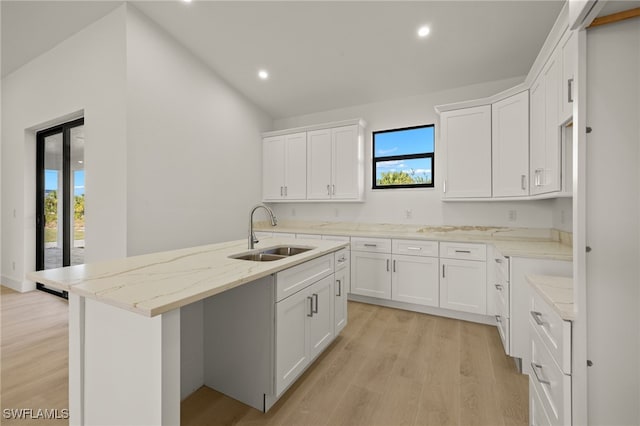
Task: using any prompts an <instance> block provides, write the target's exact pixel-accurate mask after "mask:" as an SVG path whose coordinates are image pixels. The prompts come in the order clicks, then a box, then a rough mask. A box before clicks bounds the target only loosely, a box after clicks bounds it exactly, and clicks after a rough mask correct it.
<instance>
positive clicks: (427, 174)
mask: <svg viewBox="0 0 640 426" xmlns="http://www.w3.org/2000/svg"><path fill="white" fill-rule="evenodd" d="M433 155H434V125H433V124H429V125H426V126H417V127H407V128H404V129H393V130H382V131H379V132H373V167H372V169H373V189H384V188H418V187H426V188H433V182H434V170H433V169H434V160H433Z"/></svg>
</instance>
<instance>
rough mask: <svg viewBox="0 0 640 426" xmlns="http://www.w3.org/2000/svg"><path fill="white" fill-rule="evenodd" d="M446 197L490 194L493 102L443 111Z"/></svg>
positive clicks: (441, 117)
mask: <svg viewBox="0 0 640 426" xmlns="http://www.w3.org/2000/svg"><path fill="white" fill-rule="evenodd" d="M440 136H441V141H442V142H441V146H442V149H443V151H444V156H445V170H444V186H443V193H444V198H469V197H472V198H482V197H486V198H489V197H491V105H483V106H478V107H473V108H464V109H460V110H453V111H446V112H443V113H442V114H441V115H440Z"/></svg>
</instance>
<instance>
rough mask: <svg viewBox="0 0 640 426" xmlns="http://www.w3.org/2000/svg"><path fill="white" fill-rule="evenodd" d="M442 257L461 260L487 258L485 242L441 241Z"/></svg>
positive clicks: (484, 259)
mask: <svg viewBox="0 0 640 426" xmlns="http://www.w3.org/2000/svg"><path fill="white" fill-rule="evenodd" d="M440 257H444V258H447V259H461V260H483V261H486V260H487V246H486V245H485V244H469V243H440Z"/></svg>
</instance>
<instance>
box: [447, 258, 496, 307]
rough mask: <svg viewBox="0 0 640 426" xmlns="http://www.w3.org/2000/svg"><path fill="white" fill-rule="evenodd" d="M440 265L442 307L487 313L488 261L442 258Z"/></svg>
mask: <svg viewBox="0 0 640 426" xmlns="http://www.w3.org/2000/svg"><path fill="white" fill-rule="evenodd" d="M440 265H441V267H440V269H441V270H440V307H441V308H445V309H453V310H456V311H464V312H472V313H474V314H483V315H485V314H486V313H487V307H486V305H487V265H486V262H479V261H473V260H455V259H440Z"/></svg>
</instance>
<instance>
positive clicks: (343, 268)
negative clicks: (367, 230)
mask: <svg viewBox="0 0 640 426" xmlns="http://www.w3.org/2000/svg"><path fill="white" fill-rule="evenodd" d="M335 265H336V272H335V280H334V292H333V293H334V295H335V303H334V318H335V321H334V335H335V336H337V335H338V334H340V332H341V331H342V329H344V327H345V326H346V325H347V294H348V293H349V288H350V285H351V284H350V283H351V266H350V252H349V249H348V248H344V249H342V250H340V251H338V252H336V254H335Z"/></svg>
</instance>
